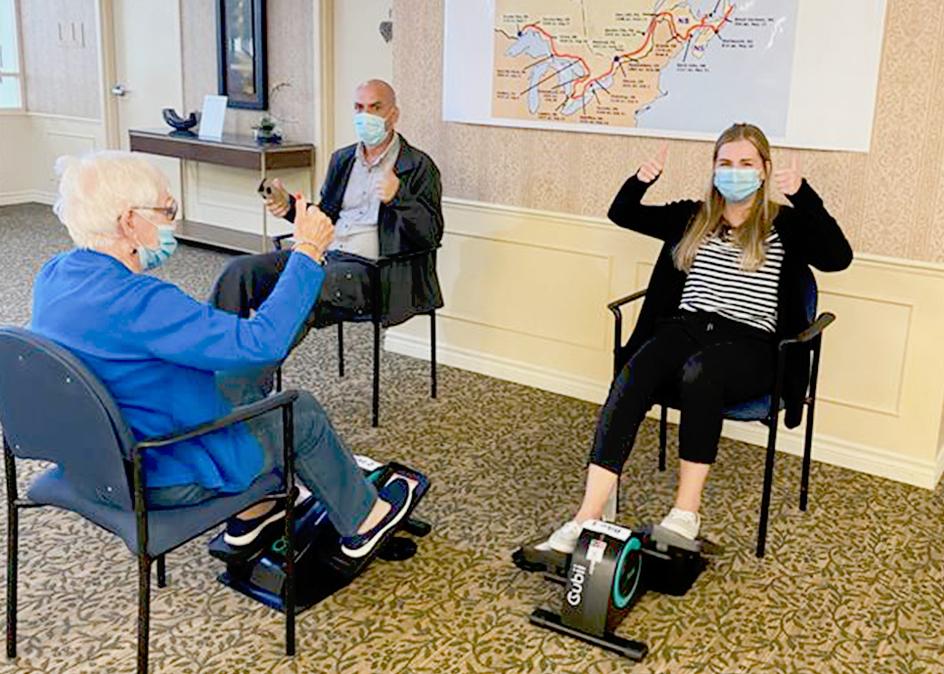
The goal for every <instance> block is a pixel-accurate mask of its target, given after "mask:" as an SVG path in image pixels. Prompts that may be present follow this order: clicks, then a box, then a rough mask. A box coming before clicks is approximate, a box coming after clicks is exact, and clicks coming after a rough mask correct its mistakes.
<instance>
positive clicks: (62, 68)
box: [20, 0, 102, 119]
mask: <svg viewBox="0 0 944 674" xmlns="http://www.w3.org/2000/svg"><path fill="white" fill-rule="evenodd" d="M20 18H21V26H22V35H23V73H24V76H25V78H24V79H25V82H26V108H27V110H29V111H30V112H37V113H46V114H51V115H64V116H69V117H83V118H89V119H100V118H101V114H102V113H101V87H100V86H99V74H98V61H99V48H98V45H99V37H98V16H97V14H96V7H95V0H20Z"/></svg>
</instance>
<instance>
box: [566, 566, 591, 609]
mask: <svg viewBox="0 0 944 674" xmlns="http://www.w3.org/2000/svg"><path fill="white" fill-rule="evenodd" d="M571 571H572V573H571V575H570V589H569V590H568V591H567V603H568V604H570V605H571V606H576V605H577V604H579V603H580V599H581V597H582V596H583V585H584V583H585V582H586V581H587V567H585V566H584V565H583V564H574V566H573V568H572V569H571Z"/></svg>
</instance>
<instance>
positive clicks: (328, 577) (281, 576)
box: [209, 456, 431, 613]
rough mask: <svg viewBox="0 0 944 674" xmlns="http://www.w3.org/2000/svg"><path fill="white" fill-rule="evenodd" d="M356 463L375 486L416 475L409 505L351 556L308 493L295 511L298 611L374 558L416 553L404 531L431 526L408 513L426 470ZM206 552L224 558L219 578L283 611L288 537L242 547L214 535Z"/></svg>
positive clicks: (421, 532)
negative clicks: (377, 538) (361, 552)
mask: <svg viewBox="0 0 944 674" xmlns="http://www.w3.org/2000/svg"><path fill="white" fill-rule="evenodd" d="M355 458H356V459H357V463H358V465H359V466H360V467H361V470H363V471H364V472H365V474H366V475H367V479H368V480H370V481H371V482H373V483H374V484H375V485H376V486H377V487H378V490H379V488H380V486H382V485H384V484H386V483H387V481H388V480H389V479H390V478H391V477H393V476H394V475H402V476H404V477H407V478H409V479H411V480H415V481H416V483H417V484H416V488H415V489H414V490H413V497H412V500H411V503H410V506H409V510H408V511H407V513H406V514H405V515H404V516H403V519H402V520H400V522H399V523H398V524H397V526H396V527H394V528H393V529H391V530H390V531H388V532H386V534H384V538H383V540H382V541H381V542H380V543H378V544H377V545H376V546H375V547H374V549H373V550H372V551H371V552H370V553H369V554H367V555H365V556H364V557H360V558H358V559H352V558H350V557H348V556H346V555H345V554H344V553H342V552H341V550H340V544H341V537H340V536H339V534H338V532H337V531H336V530H335V528H334V526H333V525H332V524H331V522H330V521H329V520H328V516H327V515H328V514H327V511H326V510H325V507H324V505H323V504H321V503H320V502H319V501H317V500H316V499H314V498H311V499H309V500H308V501H307V502H306V505H304V506H301V507H302V508H303V509H302V510H299V511H297V512H298V515H297V516H296V517H295V538H294V541H295V543H294V546H293V547H294V574H293V575H294V581H295V582H294V591H295V612H296V613H300V612H301V611H304V610H305V609H307V608H309V607H311V606H313V605H314V604H317V603H318V602H320V601H321V600H322V599H325V598H327V597H329V596H331V595H332V594H334V593H335V592H337V591H338V590H340V589H341V588H343V587H345V586H346V585H348V584H349V583H350V582H351V581H352V580H354V578H356V577H357V576H358V575H359V574H360V573H361V572H362V571H363V570H364V569H365V568H366V567H367V565H368V564H369V563H370V562H371V561H372V560H373V559H374V558H375V557H380V558H381V559H386V560H390V561H400V560H404V559H409V558H410V557H412V556H413V555H414V554H415V553H416V543H415V542H414V541H413V540H411V539H409V538H406V537H404V536H401V535H394V534H398V533H408V534H411V535H412V536H417V537H422V536H425V535H426V534H428V533H429V532H430V529H431V527H430V525H429V524H427V523H426V522H422V521H420V520H417V519H413V518H412V517H411V514H412V512H413V509H414V508H415V507H416V504H417V503H419V501H420V500H421V499H422V498H423V495H424V494H425V493H426V491H427V490H428V489H429V480H428V479H427V478H426V476H425V475H423V474H421V473H419V472H417V471H415V470H412V469H410V468H407V467H406V466H403V465H401V464H398V463H394V462H391V463H388V464H380V463H378V462H376V461H374V460H373V459H369V458H367V457H364V456H356V457H355ZM209 550H210V554H211V555H212V556H214V557H216V558H217V559H220V560H222V561H223V562H226V570H225V571H224V572H223V573H221V574H220V575H219V576H218V578H217V579H218V580H219V581H220V582H221V583H223V584H224V585H227V586H228V587H231V588H233V589H234V590H236V591H237V592H240V593H242V594H244V595H246V596H247V597H249V598H250V599H255V600H256V601H258V602H261V603H262V604H265V605H266V606H269V607H271V608H274V609H276V610H278V611H282V612H284V611H285V592H286V585H287V581H288V574H287V572H286V561H287V560H286V556H285V552H286V550H287V543H286V541H285V539H284V537H280V538H277V539H276V540H275V541H274V542H272V543H271V544H269V545H266V546H262V547H261V548H255V549H254V550H249V551H242V550H237V549H234V548H231V547H230V546H229V545H227V544H226V542H225V541H224V540H223V534H220V535H218V536H217V537H216V538H214V539H213V540H212V541H210V544H209Z"/></svg>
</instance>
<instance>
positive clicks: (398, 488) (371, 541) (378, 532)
mask: <svg viewBox="0 0 944 674" xmlns="http://www.w3.org/2000/svg"><path fill="white" fill-rule="evenodd" d="M413 488H414V485H413V484H411V483H410V482H409V481H408V480H407V479H406V478H405V477H403V476H402V475H394V476H393V477H392V478H390V481H389V482H387V484H386V485H384V487H383V488H382V489H381V490H380V493H379V494H378V495H377V498H378V499H381V500H384V501H386V502H387V503H389V504H390V512H388V513H387V514H386V516H385V517H384V518H383V519H382V520H380V522H379V523H378V524H377V526H375V527H374V528H373V529H370V530H369V531H366V532H365V533H363V534H355V535H354V536H350V537H348V538H345V539H343V540H342V541H341V552H342V553H344V554H345V555H346V556H348V557H351V558H353V559H359V558H361V557H364V556H366V555H367V554H368V553H370V551H371V550H373V549H374V547H375V546H376V545H377V542H378V541H380V540H381V539H382V538H383V537H384V534H385V533H387V532H388V531H390V530H391V529H392V528H393V527H395V526H396V525H397V522H399V521H400V520H402V519H403V516H404V515H406V513H407V511H409V509H410V503H412V501H413Z"/></svg>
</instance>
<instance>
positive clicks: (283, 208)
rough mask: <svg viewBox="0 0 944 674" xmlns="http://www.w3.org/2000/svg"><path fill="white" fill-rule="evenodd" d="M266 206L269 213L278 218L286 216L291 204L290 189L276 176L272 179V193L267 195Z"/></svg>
mask: <svg viewBox="0 0 944 674" xmlns="http://www.w3.org/2000/svg"><path fill="white" fill-rule="evenodd" d="M265 202H266V208H268V209H269V213H271V214H272V215H274V216H275V217H277V218H284V217H285V214H286V213H288V209H289V207H290V206H291V199H289V196H288V190H286V189H285V187H284V186H283V185H282V181H281V180H279V179H278V178H276V179H275V180H273V181H272V194H270V195H269V196H267V197H266V200H265Z"/></svg>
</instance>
